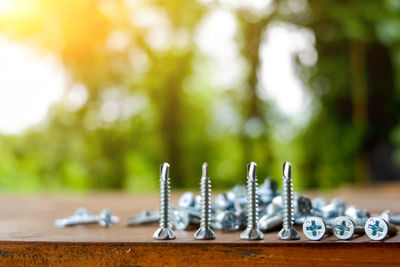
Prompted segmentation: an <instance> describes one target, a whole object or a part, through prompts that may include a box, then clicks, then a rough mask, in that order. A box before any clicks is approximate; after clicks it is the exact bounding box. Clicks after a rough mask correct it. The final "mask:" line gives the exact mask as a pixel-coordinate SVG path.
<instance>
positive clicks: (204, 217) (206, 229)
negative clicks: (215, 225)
mask: <svg viewBox="0 0 400 267" xmlns="http://www.w3.org/2000/svg"><path fill="white" fill-rule="evenodd" d="M207 167H208V166H207V163H204V164H203V174H202V176H201V182H200V191H201V222H200V228H199V229H198V230H197V232H196V233H195V234H194V238H195V239H202V240H210V239H215V234H214V232H213V230H212V229H211V226H210V225H211V183H210V178H209V177H208V170H207Z"/></svg>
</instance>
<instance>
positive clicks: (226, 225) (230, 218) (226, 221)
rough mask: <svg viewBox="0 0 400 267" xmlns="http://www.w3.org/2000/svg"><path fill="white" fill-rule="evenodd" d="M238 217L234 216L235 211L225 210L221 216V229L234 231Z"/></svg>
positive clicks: (238, 223)
mask: <svg viewBox="0 0 400 267" xmlns="http://www.w3.org/2000/svg"><path fill="white" fill-rule="evenodd" d="M239 225H240V222H239V218H238V216H236V214H235V213H233V212H230V211H227V212H224V213H223V216H222V218H221V226H222V230H224V231H228V232H234V231H237V230H238V229H239Z"/></svg>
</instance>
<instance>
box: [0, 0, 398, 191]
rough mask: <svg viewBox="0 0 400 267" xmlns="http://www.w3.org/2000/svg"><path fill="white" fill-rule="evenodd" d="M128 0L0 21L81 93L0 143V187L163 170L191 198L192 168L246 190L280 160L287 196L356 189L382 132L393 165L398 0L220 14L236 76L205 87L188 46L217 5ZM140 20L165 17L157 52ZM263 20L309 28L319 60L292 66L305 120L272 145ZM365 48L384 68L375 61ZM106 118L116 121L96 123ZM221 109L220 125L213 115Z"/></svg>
mask: <svg viewBox="0 0 400 267" xmlns="http://www.w3.org/2000/svg"><path fill="white" fill-rule="evenodd" d="M34 2H35V1H34ZM131 2H132V3H131ZM133 2H135V1H95V0H86V1H82V0H73V1H71V0H68V1H64V0H63V1H36V3H37V5H38V7H37V10H36V11H34V12H33V13H32V14H31V16H27V17H21V18H19V17H18V18H17V19H16V20H14V19H13V20H11V21H7V20H1V19H0V30H1V31H2V32H3V33H4V34H7V36H8V37H9V38H14V39H16V40H20V41H24V42H28V41H29V42H32V43H33V44H34V45H35V46H38V47H41V48H42V49H45V50H50V51H52V52H53V53H57V54H58V55H60V57H61V58H62V61H63V63H64V65H65V68H66V69H67V70H68V72H69V73H70V74H71V79H72V81H73V83H77V84H82V85H84V86H85V88H86V90H87V92H88V99H87V101H86V103H85V104H84V105H83V106H82V107H79V108H78V109H76V110H70V109H68V108H67V107H66V106H65V105H64V104H63V103H58V104H56V105H55V106H54V107H52V109H51V110H50V112H49V115H48V118H47V120H46V121H45V122H43V124H42V125H40V126H38V127H35V128H32V129H30V130H29V131H27V132H25V133H23V134H21V135H17V136H1V137H0V188H1V189H0V190H12V191H38V190H41V189H45V190H65V189H67V190H82V191H85V190H104V189H112V190H114V189H125V190H129V191H145V192H146V191H154V190H157V187H158V166H159V165H160V164H161V163H162V162H164V161H167V162H169V163H171V166H172V167H171V177H172V181H171V182H172V186H173V187H175V188H176V187H180V188H189V187H190V188H196V187H197V185H198V181H199V178H200V174H201V164H202V163H203V162H204V161H207V162H209V167H210V171H209V172H210V176H211V177H212V178H213V187H214V188H226V187H230V186H233V185H235V184H237V183H243V182H244V181H245V175H246V173H245V171H246V163H247V162H249V161H256V162H257V163H259V169H258V174H259V177H260V180H261V181H263V179H264V178H265V177H267V176H272V177H273V178H274V179H276V180H280V177H281V164H282V163H283V161H284V160H289V161H291V162H293V163H294V166H296V167H295V168H294V176H295V177H296V179H295V184H296V186H298V187H324V188H331V187H334V186H338V185H340V184H341V183H355V182H360V181H365V179H366V178H365V177H359V176H363V174H360V173H357V168H358V165H359V164H361V166H362V168H364V169H366V168H367V162H366V160H365V159H366V158H368V155H369V152H370V151H371V150H372V148H373V147H374V144H375V143H379V142H386V141H388V140H389V138H388V137H389V136H391V137H392V139H391V140H392V141H391V142H392V143H393V144H397V146H398V149H397V152H395V154H394V155H395V158H396V159H397V162H398V163H399V164H400V152H399V151H400V141H399V140H400V137H399V136H400V134H399V127H400V125H399V124H398V122H399V121H400V120H399V119H400V118H399V116H400V112H399V103H400V101H399V92H400V91H399V89H398V88H399V85H400V80H399V78H398V77H400V75H398V74H399V72H400V56H399V55H400V49H399V47H400V46H399V42H400V31H399V30H398V29H399V27H400V16H399V14H400V13H399V10H400V6H399V5H398V1H352V2H342V1H339V2H338V1H332V0H331V1H309V3H308V4H306V7H305V8H304V9H302V10H300V11H299V10H296V9H292V10H291V9H290V8H288V6H291V4H290V3H289V1H273V3H272V6H274V7H275V9H274V11H273V12H272V13H271V14H269V13H268V12H265V14H264V13H263V11H260V10H256V11H254V10H253V11H251V10H250V11H249V10H247V9H245V8H234V9H230V12H232V13H233V14H234V16H235V18H236V22H237V24H238V27H237V33H236V41H237V45H238V46H239V49H240V53H241V54H240V57H241V58H242V59H243V64H244V65H246V67H245V68H244V69H245V70H246V73H245V75H244V77H245V78H244V79H243V81H242V82H241V83H240V84H237V85H235V86H234V87H233V88H228V89H226V90H218V89H216V88H215V85H214V84H213V83H212V81H211V80H210V78H209V76H210V72H211V71H212V70H211V69H209V65H210V64H212V63H210V62H211V61H210V59H209V58H208V57H207V56H206V55H204V54H203V53H202V52H201V51H199V49H198V47H197V45H196V43H195V38H196V31H197V28H198V25H199V24H200V23H201V21H202V20H203V19H204V18H205V16H206V15H207V14H208V12H210V11H212V10H216V9H218V8H220V7H222V8H226V7H224V6H223V5H222V4H218V3H216V2H215V3H214V2H213V3H212V4H203V3H199V2H197V1H195V0H189V1H150V2H147V3H142V2H140V3H136V4H135V3H133ZM298 2H299V3H300V4H301V3H303V2H304V1H298ZM304 3H305V2H304ZM130 5H132V6H130ZM220 5H221V6H220ZM226 9H227V8H226ZM146 10H147V11H149V10H150V11H151V12H155V16H156V18H159V19H165V22H163V23H161V26H165V27H167V30H166V31H168V33H167V35H168V34H169V35H170V36H169V37H168V38H170V40H169V41H168V42H167V44H162V45H161V46H157V40H151V41H149V39H148V38H150V37H151V36H152V31H156V30H157V27H158V26H159V25H158V26H148V25H146V23H142V24H140V23H132V21H134V20H135V15H136V14H137V13H139V12H141V11H146ZM151 12H150V13H149V14H147V15H148V16H150V15H151ZM50 14H51V16H50ZM147 15H146V16H147ZM153 15H154V14H153ZM142 19H143V18H142ZM274 21H286V22H289V23H293V24H295V25H298V26H302V27H306V28H307V29H311V30H312V31H313V32H314V34H315V38H316V49H317V52H318V61H317V63H316V65H315V66H312V67H304V66H302V65H301V64H300V63H298V66H297V67H298V69H299V75H300V77H301V78H302V79H303V82H304V84H305V87H306V88H307V90H308V92H309V94H310V95H311V96H312V100H313V103H314V106H313V115H312V117H311V119H310V122H309V123H308V124H307V125H305V126H302V127H301V129H295V130H296V131H297V132H299V134H298V135H295V138H294V139H292V140H289V141H288V142H284V141H282V140H281V139H279V138H276V137H273V133H274V132H276V129H274V127H277V126H276V125H279V124H278V123H276V122H282V123H286V122H285V118H283V117H281V116H280V115H279V114H278V113H277V111H276V110H275V108H274V107H273V106H272V105H271V103H269V102H268V101H267V100H265V99H261V98H260V97H258V93H257V87H258V83H259V77H258V74H257V73H258V71H259V69H260V64H261V63H260V56H259V55H260V45H261V42H262V36H263V34H264V33H265V31H266V29H267V28H268V27H269V25H270V23H271V22H274ZM28 25H29V26H28ZM49 25H51V26H49ZM161 30H165V29H161ZM115 32H117V33H118V32H122V33H123V35H124V36H126V37H127V38H128V40H129V42H128V45H127V46H126V47H123V48H121V49H110V48H109V47H108V46H109V36H110V35H112V34H113V33H115ZM221 45H222V46H223V45H224V44H221ZM376 51H378V52H379V55H383V56H382V57H380V56H379V58H383V59H385V58H387V62H386V61H385V62H381V61H379V60H378V59H376V58H375V56H374V55H375V53H378V52H376ZM374 64H378V65H379V66H382V68H383V69H384V74H381V73H379V72H377V71H376V70H375V69H373V68H372V67H373V65H374ZM385 64H386V65H385ZM379 75H381V76H379ZM370 77H372V78H371V79H370ZM375 77H377V79H376V80H374V78H375ZM382 85H384V86H383V87H384V89H382V90H381V87H382ZM380 92H381V93H380ZM379 99H384V100H383V102H379V101H378V100H379ZM107 101H109V102H107ZM110 101H111V102H110ZM113 101H114V102H113ZM377 101H378V102H377ZM107 103H108V104H107ZM373 107H379V108H377V109H381V110H384V111H383V112H382V114H380V113H379V112H376V109H374V108H373ZM107 108H108V109H107ZM115 108H117V109H118V112H119V114H118V116H116V118H113V117H107V116H112V110H113V109H115ZM220 109H223V110H225V111H224V112H225V113H223V114H228V115H224V117H222V118H218V117H217V115H216V114H217V113H218V110H220ZM126 110H128V111H126ZM124 112H125V113H126V114H125V113H124ZM104 113H105V115H106V116H105V118H106V119H105V118H104V116H103V115H104ZM378 113H379V114H378ZM110 114H111V115H110ZM124 114H125V115H124ZM374 114H377V117H376V116H375V117H374ZM231 117H232V118H233V119H232V120H233V121H230V120H231V119H230V118H231ZM107 118H108V119H107ZM252 127H253V128H252ZM257 127H258V128H257ZM396 127H397V128H396ZM248 129H250V133H249V130H248ZM252 129H256V130H257V129H258V130H260V134H254V135H253V134H252V132H251V131H252ZM393 129H397V130H395V131H394V132H393V133H392V134H391V132H392V130H393ZM254 132H255V131H254ZM254 132H253V133H254ZM283 139H284V138H283ZM360 162H361V163H360Z"/></svg>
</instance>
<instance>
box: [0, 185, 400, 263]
mask: <svg viewBox="0 0 400 267" xmlns="http://www.w3.org/2000/svg"><path fill="white" fill-rule="evenodd" d="M179 195H180V194H175V195H174V196H173V197H172V201H171V202H172V204H175V203H177V197H179ZM308 195H309V196H315V195H322V196H326V197H327V198H328V199H329V197H331V196H333V194H331V193H318V194H315V193H314V194H313V193H309V194H308ZM335 196H341V197H342V198H343V199H344V200H345V201H346V202H347V203H348V204H352V205H356V206H357V207H359V208H367V209H368V210H370V211H371V212H376V213H380V212H382V211H383V210H385V209H390V210H392V212H399V213H400V188H399V187H398V186H390V187H376V188H373V189H364V190H361V189H360V190H353V189H344V190H341V191H339V192H337V193H335ZM0 205H1V209H0V218H1V219H0V266H18V265H19V266H20V265H22V266H26V265H36V266H43V265H44V266H46V265H51V266H59V265H64V266H71V265H76V266H155V265H166V264H168V265H170V266H185V265H190V264H192V265H200V266H205V265H214V264H216V263H218V264H219V265H222V266H226V265H230V266H239V265H243V263H246V264H250V263H252V264H272V265H296V266H298V265H310V264H314V265H324V266H326V265H352V264H357V265H359V264H374V265H376V264H380V265H382V264H388V265H389V264H390V265H400V235H397V236H395V237H392V238H389V239H387V240H385V241H384V242H373V241H370V240H369V239H368V238H367V237H366V236H360V237H356V238H354V239H353V240H351V241H338V240H337V239H335V238H334V237H327V238H324V239H323V240H321V241H318V242H315V241H314V242H313V241H308V240H307V239H305V238H304V236H303V235H302V237H301V240H299V241H281V240H278V239H277V232H272V233H267V234H265V238H264V240H262V241H247V242H246V241H242V240H241V239H240V238H239V235H240V232H235V233H224V232H221V231H216V235H217V239H216V240H213V241H198V240H194V239H193V233H194V231H176V236H177V237H176V239H175V240H171V241H156V240H153V238H152V234H153V232H154V231H155V229H156V228H157V225H149V226H141V227H129V228H128V227H126V226H125V224H124V223H125V221H126V219H127V218H128V217H130V216H132V215H134V214H136V213H138V212H140V211H141V210H142V209H143V208H149V209H150V210H155V209H157V207H158V199H157V197H156V196H154V195H153V196H134V195H127V194H117V193H108V194H91V195H90V196H79V195H78V196H71V195H67V196H54V195H47V196H30V197H26V196H25V197H21V196H10V195H3V196H0ZM78 207H85V208H87V209H88V210H89V211H90V212H93V213H94V212H99V211H100V210H101V209H103V208H110V209H111V211H112V212H113V214H115V215H118V216H120V218H121V222H120V223H119V224H116V225H114V226H113V227H111V228H109V229H105V228H101V227H100V226H98V225H85V226H75V227H68V228H63V229H57V228H54V227H53V222H54V219H56V218H62V217H66V216H69V215H71V214H73V212H74V211H75V210H76V208H78ZM299 232H300V233H301V234H302V232H301V231H300V230H299Z"/></svg>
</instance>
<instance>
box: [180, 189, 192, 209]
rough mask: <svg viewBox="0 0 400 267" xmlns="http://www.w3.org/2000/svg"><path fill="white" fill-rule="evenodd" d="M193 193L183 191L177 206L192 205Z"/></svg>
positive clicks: (186, 206)
mask: <svg viewBox="0 0 400 267" xmlns="http://www.w3.org/2000/svg"><path fill="white" fill-rule="evenodd" d="M194 204H195V203H194V194H193V193H192V192H185V193H183V195H182V196H181V197H180V198H179V202H178V206H179V207H183V208H189V207H194Z"/></svg>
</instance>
